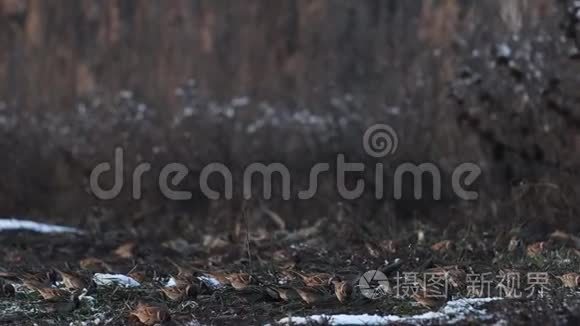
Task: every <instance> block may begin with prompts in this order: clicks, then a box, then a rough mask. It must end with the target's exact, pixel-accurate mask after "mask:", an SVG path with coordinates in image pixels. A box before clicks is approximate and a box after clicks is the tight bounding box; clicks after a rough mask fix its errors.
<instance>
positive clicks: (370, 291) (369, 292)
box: [358, 270, 390, 300]
mask: <svg viewBox="0 0 580 326" xmlns="http://www.w3.org/2000/svg"><path fill="white" fill-rule="evenodd" d="M358 288H359V289H360V292H361V294H362V295H363V296H364V297H366V298H369V299H372V300H376V299H379V298H382V297H384V296H385V295H387V293H388V292H389V289H390V285H389V279H388V278H387V276H386V275H385V274H384V273H383V272H381V271H377V270H370V271H367V272H366V273H364V274H363V275H362V276H361V278H360V279H359V280H358Z"/></svg>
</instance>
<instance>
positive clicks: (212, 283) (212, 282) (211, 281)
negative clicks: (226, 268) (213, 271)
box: [165, 275, 224, 289]
mask: <svg viewBox="0 0 580 326" xmlns="http://www.w3.org/2000/svg"><path fill="white" fill-rule="evenodd" d="M197 279H198V280H200V281H202V282H203V283H204V284H205V285H207V286H209V287H210V288H212V289H219V288H221V287H223V286H224V285H223V284H222V283H220V281H218V280H217V279H215V278H213V277H211V276H208V275H204V276H198V277H197ZM175 285H176V284H175V279H174V278H173V277H170V278H169V280H167V283H165V287H171V286H175Z"/></svg>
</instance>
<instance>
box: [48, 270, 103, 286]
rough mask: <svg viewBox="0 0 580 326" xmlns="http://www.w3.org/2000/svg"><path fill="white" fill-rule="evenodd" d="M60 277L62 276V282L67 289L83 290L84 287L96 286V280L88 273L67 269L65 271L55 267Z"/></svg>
mask: <svg viewBox="0 0 580 326" xmlns="http://www.w3.org/2000/svg"><path fill="white" fill-rule="evenodd" d="M55 270H56V271H57V273H58V274H60V277H61V278H62V282H63V283H64V286H66V288H67V289H70V290H82V289H87V290H89V289H94V288H95V287H96V284H95V282H94V281H93V280H92V278H91V277H89V276H88V275H84V274H80V273H76V272H72V271H67V272H64V271H62V270H60V269H55Z"/></svg>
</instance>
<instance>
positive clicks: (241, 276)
mask: <svg viewBox="0 0 580 326" xmlns="http://www.w3.org/2000/svg"><path fill="white" fill-rule="evenodd" d="M226 279H227V280H228V282H229V284H230V285H231V286H232V287H233V288H234V289H236V290H243V289H245V288H247V287H248V286H249V285H251V284H253V283H254V278H253V277H252V275H250V274H248V273H243V272H242V273H232V274H228V275H226Z"/></svg>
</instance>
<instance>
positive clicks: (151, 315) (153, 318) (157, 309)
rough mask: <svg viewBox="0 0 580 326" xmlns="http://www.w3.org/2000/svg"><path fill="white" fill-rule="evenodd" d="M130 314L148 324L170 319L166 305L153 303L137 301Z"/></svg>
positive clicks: (149, 325)
mask: <svg viewBox="0 0 580 326" xmlns="http://www.w3.org/2000/svg"><path fill="white" fill-rule="evenodd" d="M130 314H131V315H133V316H135V317H137V319H139V321H140V322H141V323H143V324H145V325H148V326H151V325H155V324H159V323H163V322H167V321H169V320H170V319H171V316H170V315H169V310H168V309H167V307H165V306H163V305H160V304H154V303H143V302H139V303H138V304H137V306H136V307H135V309H133V311H131V313H130Z"/></svg>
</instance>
